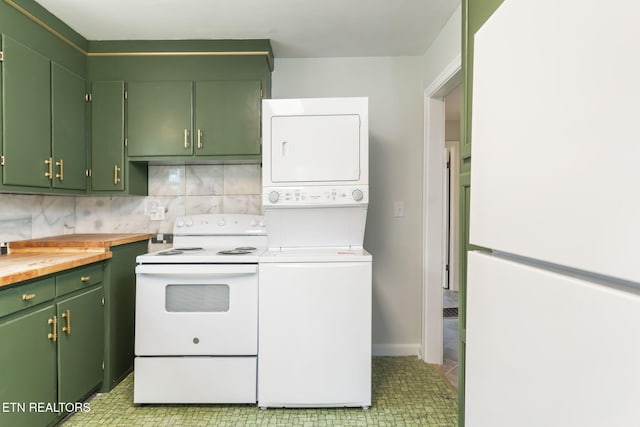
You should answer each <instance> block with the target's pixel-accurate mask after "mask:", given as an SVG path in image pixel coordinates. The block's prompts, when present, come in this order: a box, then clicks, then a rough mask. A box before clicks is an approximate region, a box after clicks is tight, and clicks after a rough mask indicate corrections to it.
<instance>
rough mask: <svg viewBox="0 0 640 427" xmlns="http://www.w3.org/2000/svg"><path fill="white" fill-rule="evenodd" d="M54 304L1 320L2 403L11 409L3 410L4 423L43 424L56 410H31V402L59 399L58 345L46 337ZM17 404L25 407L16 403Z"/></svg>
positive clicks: (55, 400)
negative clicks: (10, 405) (57, 378)
mask: <svg viewBox="0 0 640 427" xmlns="http://www.w3.org/2000/svg"><path fill="white" fill-rule="evenodd" d="M55 314H56V313H55V308H54V306H53V305H47V306H45V307H42V308H40V309H38V310H33V311H29V312H28V313H27V314H24V315H21V316H19V317H16V318H13V319H11V320H8V321H5V322H1V323H0V343H2V351H0V378H1V380H0V402H3V404H4V405H7V404H11V403H12V402H13V403H14V406H13V407H8V409H9V411H4V410H3V411H2V413H0V424H1V425H3V426H5V425H6V426H29V427H31V426H44V425H49V424H51V423H52V422H53V421H54V420H55V418H56V413H54V412H45V411H30V410H29V404H30V402H35V403H37V402H44V403H46V402H57V401H58V400H59V399H56V344H55V342H53V341H52V340H51V339H49V338H48V337H47V336H48V334H49V333H50V332H52V326H53V325H52V324H49V323H48V322H49V319H53V317H54V315H55ZM18 404H20V405H23V407H19V406H17V405H18Z"/></svg>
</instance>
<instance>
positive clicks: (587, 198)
mask: <svg viewBox="0 0 640 427" xmlns="http://www.w3.org/2000/svg"><path fill="white" fill-rule="evenodd" d="M638 22H640V3H639V2H633V1H628V0H612V1H611V2H607V5H606V7H602V5H601V4H599V3H598V2H584V1H580V0H564V1H560V2H559V1H557V0H522V1H505V2H504V3H502V5H501V6H500V7H499V8H498V9H497V10H496V12H495V13H494V14H493V15H492V16H491V17H490V18H489V19H488V20H487V22H486V23H485V24H484V25H483V26H482V28H481V29H480V30H479V31H478V32H477V33H476V35H475V42H474V43H475V44H474V69H473V121H472V127H473V129H472V156H471V158H472V167H471V189H472V190H471V220H470V242H471V243H472V244H475V245H478V246H482V247H489V248H493V249H497V250H501V251H505V252H510V253H515V254H518V255H522V256H526V257H531V258H536V259H540V260H543V261H548V262H552V263H556V264H561V265H566V266H569V267H574V268H578V269H582V270H587V271H593V272H596V273H599V274H604V275H607V276H612V277H617V278H620V279H624V280H631V281H634V282H640V263H639V262H638V248H637V242H638V241H639V240H640V221H638V218H640V197H638V188H637V187H638V183H640V168H639V167H638V158H639V157H640V144H638V142H637V136H636V135H637V134H638V128H637V122H638V99H640V79H638V75H640V60H639V59H638V55H632V54H629V52H631V51H633V50H634V49H635V45H636V42H635V41H636V40H639V39H640V26H639V25H638Z"/></svg>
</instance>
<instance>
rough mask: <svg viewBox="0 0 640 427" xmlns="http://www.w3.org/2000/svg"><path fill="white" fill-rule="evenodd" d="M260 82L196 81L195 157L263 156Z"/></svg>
mask: <svg viewBox="0 0 640 427" xmlns="http://www.w3.org/2000/svg"><path fill="white" fill-rule="evenodd" d="M261 107H262V106H261V85H260V81H257V80H238V81H231V80H229V81H197V82H195V123H196V126H195V127H196V129H195V133H196V135H195V147H196V149H195V154H196V156H202V155H209V156H216V155H223V156H224V155H246V154H255V155H259V154H260V111H261Z"/></svg>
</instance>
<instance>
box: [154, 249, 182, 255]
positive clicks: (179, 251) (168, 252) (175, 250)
mask: <svg viewBox="0 0 640 427" xmlns="http://www.w3.org/2000/svg"><path fill="white" fill-rule="evenodd" d="M181 253H184V252H183V251H181V250H178V249H169V250H168V251H162V252H158V255H180V254H181Z"/></svg>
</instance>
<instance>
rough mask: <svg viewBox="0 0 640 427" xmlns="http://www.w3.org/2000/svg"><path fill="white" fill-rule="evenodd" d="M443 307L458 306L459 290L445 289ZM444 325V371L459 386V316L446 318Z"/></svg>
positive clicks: (451, 381)
mask: <svg viewBox="0 0 640 427" xmlns="http://www.w3.org/2000/svg"><path fill="white" fill-rule="evenodd" d="M442 295H443V300H442V303H443V307H445V308H447V307H458V292H453V291H449V290H447V289H444V290H443V292H442ZM442 327H443V345H444V348H443V354H442V358H443V363H442V368H441V369H442V371H443V372H444V374H445V376H446V377H447V380H449V382H450V383H451V384H452V385H453V386H454V387H455V388H456V389H457V388H458V318H457V317H456V318H445V319H443V321H442Z"/></svg>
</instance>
